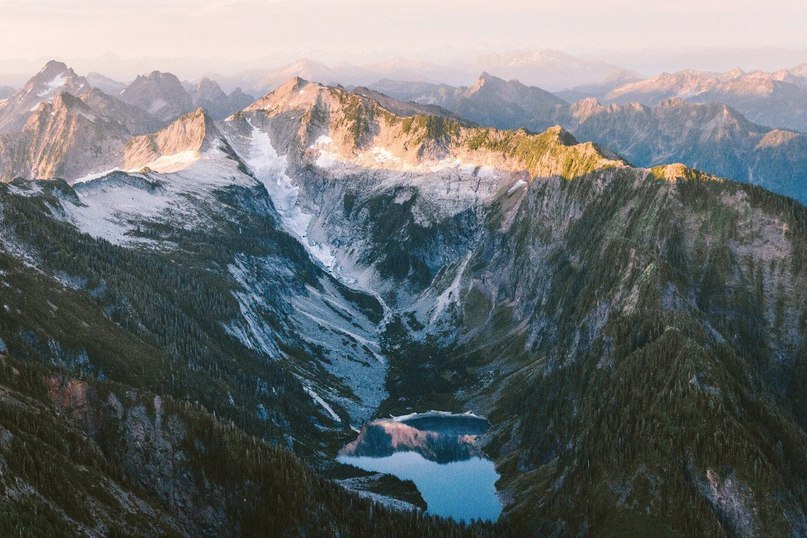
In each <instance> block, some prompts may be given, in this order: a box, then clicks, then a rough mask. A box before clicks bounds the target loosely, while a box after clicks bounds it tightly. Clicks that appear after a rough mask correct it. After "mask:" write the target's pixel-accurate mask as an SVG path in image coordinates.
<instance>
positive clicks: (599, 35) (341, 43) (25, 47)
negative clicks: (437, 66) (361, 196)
mask: <svg viewBox="0 0 807 538" xmlns="http://www.w3.org/2000/svg"><path fill="white" fill-rule="evenodd" d="M805 27H807V1H806V0H767V1H760V0H463V1H459V0H330V1H328V0H262V1H258V0H160V1H156V0H138V1H130V0H0V69H5V70H8V69H11V68H13V66H16V65H17V64H15V63H13V62H11V63H10V62H8V60H10V59H24V60H40V59H42V58H51V57H55V58H59V59H71V58H85V59H86V58H95V57H98V56H101V55H103V54H110V53H111V54H114V55H117V56H119V57H122V58H143V57H155V58H180V57H192V58H210V59H211V66H212V67H213V68H214V69H215V68H220V67H221V66H223V65H224V64H225V63H226V61H240V62H242V63H243V64H244V65H247V64H249V62H250V61H252V60H257V59H260V58H271V57H275V56H276V55H278V54H279V53H282V52H286V53H293V54H298V53H305V52H306V51H309V52H310V51H313V52H312V54H314V55H316V54H319V55H320V56H322V57H323V58H322V59H325V60H328V61H334V60H333V59H334V58H344V60H345V61H348V62H356V61H357V60H362V59H373V58H380V57H391V56H394V55H410V56H415V55H417V56H419V57H421V58H423V59H429V57H432V56H433V57H435V58H438V59H439V57H440V56H441V55H442V56H444V57H447V56H449V55H448V54H447V53H446V52H445V51H446V50H447V49H451V50H454V51H463V53H468V52H475V51H479V52H484V51H491V50H494V51H506V50H511V49H524V50H532V49H535V50H537V49H544V48H551V49H557V50H563V51H566V52H569V53H572V54H579V55H585V56H588V57H596V58H599V59H604V60H607V61H611V62H613V63H618V61H619V59H620V58H634V59H633V60H630V61H634V62H638V63H641V61H642V60H641V59H637V58H640V57H644V56H642V55H646V54H647V53H648V52H653V53H658V54H662V53H665V54H669V53H673V52H674V51H681V50H690V51H691V50H701V51H712V52H713V53H714V54H718V55H719V51H720V50H723V49H726V50H729V49H758V48H761V47H778V48H779V49H790V50H791V51H792V50H799V51H804V50H807V32H805ZM715 51H717V52H715ZM763 56H764V55H763ZM796 56H797V55H796ZM326 57H327V58H326ZM789 60H790V57H787V60H785V59H784V57H783V61H789ZM4 61H5V63H4ZM772 61H773V60H772ZM802 61H803V62H807V57H805V58H804V59H803V60H802ZM623 63H624V62H623ZM20 65H21V64H20ZM233 65H235V64H233ZM627 67H635V66H630V65H629V66H627ZM693 67H697V66H693ZM743 67H744V68H745V67H746V66H743ZM747 67H750V68H753V67H755V66H747ZM781 67H786V65H782V66H781Z"/></svg>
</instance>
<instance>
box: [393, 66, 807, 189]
mask: <svg viewBox="0 0 807 538" xmlns="http://www.w3.org/2000/svg"><path fill="white" fill-rule="evenodd" d="M755 76H756V78H754V77H751V79H753V80H757V79H759V78H760V77H762V76H761V75H760V74H757V75H755ZM771 76H772V77H773V75H771ZM727 77H728V79H727V80H729V79H730V80H734V79H732V78H731V77H729V76H728V75H727ZM736 77H740V78H739V79H737V80H740V79H742V80H745V79H744V78H743V77H746V75H745V74H742V76H741V75H740V74H736ZM736 77H735V78H736ZM748 77H750V75H748ZM662 79H663V80H662ZM751 79H749V80H748V81H746V82H747V83H748V84H752V82H753V80H751ZM762 79H765V77H762ZM720 80H722V79H720ZM720 80H717V79H715V78H714V76H707V75H706V74H702V73H694V72H689V73H686V74H680V76H670V77H669V80H667V79H664V78H663V77H662V78H661V79H659V81H657V83H658V85H661V86H662V87H664V88H667V89H666V90H664V91H660V93H658V94H653V97H652V98H648V99H641V98H640V96H639V95H638V94H637V93H636V92H627V88H631V87H633V86H632V85H631V83H628V84H622V85H618V88H626V90H625V91H626V92H627V93H625V94H624V95H623V94H619V95H620V96H621V97H620V98H619V99H617V98H616V97H615V95H616V94H614V95H611V96H606V95H605V94H604V93H601V92H597V91H595V90H593V89H592V90H591V91H592V92H593V93H595V94H597V95H600V98H601V100H602V103H605V104H602V103H601V102H600V101H599V100H597V99H596V98H593V97H589V98H583V99H580V100H579V101H577V102H575V103H574V104H572V105H567V104H566V103H565V102H563V101H561V100H559V99H557V98H554V97H553V96H549V97H547V94H546V92H543V91H542V90H540V89H539V88H530V87H526V86H523V85H521V84H519V83H518V82H516V81H510V82H505V81H503V80H501V79H497V78H496V77H492V76H490V75H487V76H483V77H482V78H481V79H480V81H479V83H477V85H476V86H475V87H474V88H471V89H464V88H451V87H445V86H442V87H441V86H428V85H425V86H424V85H423V84H409V83H389V82H387V83H384V84H382V85H381V86H379V88H383V89H385V90H388V91H390V92H392V95H396V96H399V97H401V98H405V99H411V100H415V101H418V102H423V103H434V104H439V105H441V106H443V107H445V108H447V109H448V110H451V111H453V112H455V113H457V114H458V115H460V116H461V117H464V118H467V119H470V120H472V121H475V122H477V123H479V124H481V125H486V126H491V127H498V128H508V129H514V128H526V129H530V130H543V129H546V128H547V127H548V126H550V125H555V124H558V125H562V126H563V127H565V128H566V129H567V130H569V132H571V133H572V134H573V135H574V136H575V137H577V138H578V139H579V140H584V141H586V140H590V141H592V142H595V143H597V144H600V145H602V146H603V147H606V148H609V149H611V150H613V151H615V152H617V153H618V154H619V155H621V156H622V157H624V158H625V159H626V160H628V161H629V162H630V163H632V164H634V165H637V166H656V165H661V164H670V163H674V162H683V163H685V164H687V165H689V166H692V167H695V168H698V169H702V170H705V171H708V172H710V173H713V174H716V175H719V176H721V177H726V178H729V179H734V180H737V181H747V182H749V183H754V184H757V185H761V186H763V187H765V188H767V189H768V190H772V191H774V192H778V193H781V194H784V195H786V196H791V197H794V198H796V199H798V200H800V201H802V202H804V201H805V200H807V198H805V196H807V195H805V192H807V190H806V189H805V188H804V186H805V184H806V183H807V174H805V171H804V170H805V167H807V163H805V158H804V152H803V151H801V150H800V147H801V146H802V145H803V144H804V139H805V137H804V135H802V134H800V133H797V132H794V131H783V130H779V129H772V128H770V127H764V126H762V125H759V124H757V123H754V122H753V121H749V120H748V119H747V118H746V117H745V116H743V115H742V114H741V113H740V112H738V110H737V109H735V108H733V107H732V106H729V105H727V104H718V103H729V104H735V105H738V102H735V100H732V99H723V98H722V96H721V95H714V94H708V95H709V96H711V97H706V95H707V94H702V93H701V92H706V90H705V89H698V90H697V91H696V90H694V89H693V90H692V91H691V92H690V93H687V92H686V91H684V89H682V88H689V87H690V86H692V87H693V88H700V86H701V85H703V84H707V82H708V87H709V88H712V87H713V86H715V87H717V86H716V85H718V86H719V84H718V83H719V82H720ZM765 80H767V79H765ZM665 81H666V82H665ZM709 81H711V82H709ZM724 82H725V81H724ZM769 82H770V83H771V84H773V83H774V82H776V81H775V80H774V81H769ZM726 83H727V82H726ZM790 83H792V81H791V82H789V84H790ZM734 84H735V85H739V84H740V82H738V81H736V80H735V82H734ZM635 86H636V88H646V87H647V88H650V87H656V84H655V83H654V84H652V85H651V84H649V82H647V81H645V82H642V83H637V84H636V85H635ZM668 86H669V88H668ZM674 88H677V89H676V90H675V91H673V89H674ZM755 88H756V87H755V86H754V87H752V88H750V89H748V90H741V89H740V86H737V88H735V90H732V91H736V92H739V93H738V95H746V96H753V95H757V94H758V93H759V94H760V95H767V94H765V93H764V92H762V90H759V91H758V89H755ZM668 90H669V91H668ZM613 91H614V92H616V91H617V89H614V90H613ZM637 91H638V90H637ZM648 91H649V90H648ZM710 91H711V90H710ZM760 92H762V93H760ZM569 95H572V96H573V97H574V96H576V97H581V96H582V95H583V94H582V93H577V94H569ZM791 97H793V96H791ZM737 98H738V99H739V98H740V97H737ZM747 98H748V99H751V97H747ZM632 99H636V101H635V102H630V101H631V100H632ZM793 99H795V101H794V104H793V105H792V106H787V107H786V108H787V109H788V110H791V109H793V108H794V107H796V108H798V106H799V105H798V103H800V102H801V101H802V100H803V99H801V98H799V97H797V96H796V97H793ZM609 100H612V101H614V100H615V101H617V103H620V104H616V103H613V102H609ZM645 102H648V103H650V104H643V103H645ZM622 103H624V104H622ZM759 106H761V107H763V108H765V110H768V108H766V107H765V106H763V105H759ZM740 110H745V109H744V108H742V107H740ZM751 118H752V119H753V120H754V121H757V119H758V117H757V116H756V115H752V116H751ZM755 118H756V119H755ZM774 124H776V125H778V124H777V123H774ZM788 125H789V124H788ZM786 133H789V134H786Z"/></svg>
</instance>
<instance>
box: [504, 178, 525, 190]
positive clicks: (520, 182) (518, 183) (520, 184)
mask: <svg viewBox="0 0 807 538" xmlns="http://www.w3.org/2000/svg"><path fill="white" fill-rule="evenodd" d="M526 186H527V182H526V181H524V180H523V179H519V180H518V181H516V182H515V184H514V185H513V186H512V187H510V189H509V190H508V191H507V194H513V193H514V192H516V191H517V190H518V189H520V188H522V187H526Z"/></svg>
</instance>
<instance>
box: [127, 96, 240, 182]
mask: <svg viewBox="0 0 807 538" xmlns="http://www.w3.org/2000/svg"><path fill="white" fill-rule="evenodd" d="M216 148H225V149H227V148H228V144H227V142H226V141H225V140H224V137H223V136H222V134H221V132H220V131H219V129H218V127H216V124H215V121H214V120H213V119H212V118H211V117H210V115H209V114H208V113H207V112H206V111H205V110H204V109H203V108H197V109H196V110H194V111H193V112H189V113H188V114H185V115H184V116H182V117H180V118H178V119H177V120H176V121H174V122H173V123H171V124H170V125H168V126H166V127H164V128H162V129H160V130H159V131H157V132H156V133H154V134H149V135H142V136H136V137H134V138H132V139H131V140H130V141H129V143H128V144H126V149H125V155H124V167H125V168H126V169H127V170H137V169H141V168H144V167H147V168H149V169H151V170H154V171H156V172H173V171H176V170H180V169H182V168H185V167H187V166H189V165H190V164H192V163H193V162H195V161H196V160H198V159H199V158H200V156H201V155H202V154H203V153H205V152H207V151H210V150H212V149H216ZM231 151H232V150H230V152H231Z"/></svg>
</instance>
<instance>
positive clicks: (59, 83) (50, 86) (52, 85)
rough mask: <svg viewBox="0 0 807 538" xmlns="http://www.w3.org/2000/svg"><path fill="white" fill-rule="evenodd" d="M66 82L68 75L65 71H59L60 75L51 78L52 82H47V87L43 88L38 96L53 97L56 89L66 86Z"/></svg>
mask: <svg viewBox="0 0 807 538" xmlns="http://www.w3.org/2000/svg"><path fill="white" fill-rule="evenodd" d="M66 83H67V77H65V76H64V73H59V74H58V75H56V76H55V77H54V78H53V80H51V81H50V82H46V83H45V85H44V86H45V87H44V88H42V89H41V90H40V91H39V93H37V96H38V97H52V96H53V94H54V93H55V92H56V90H58V89H59V88H62V87H64V85H65V84H66Z"/></svg>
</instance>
